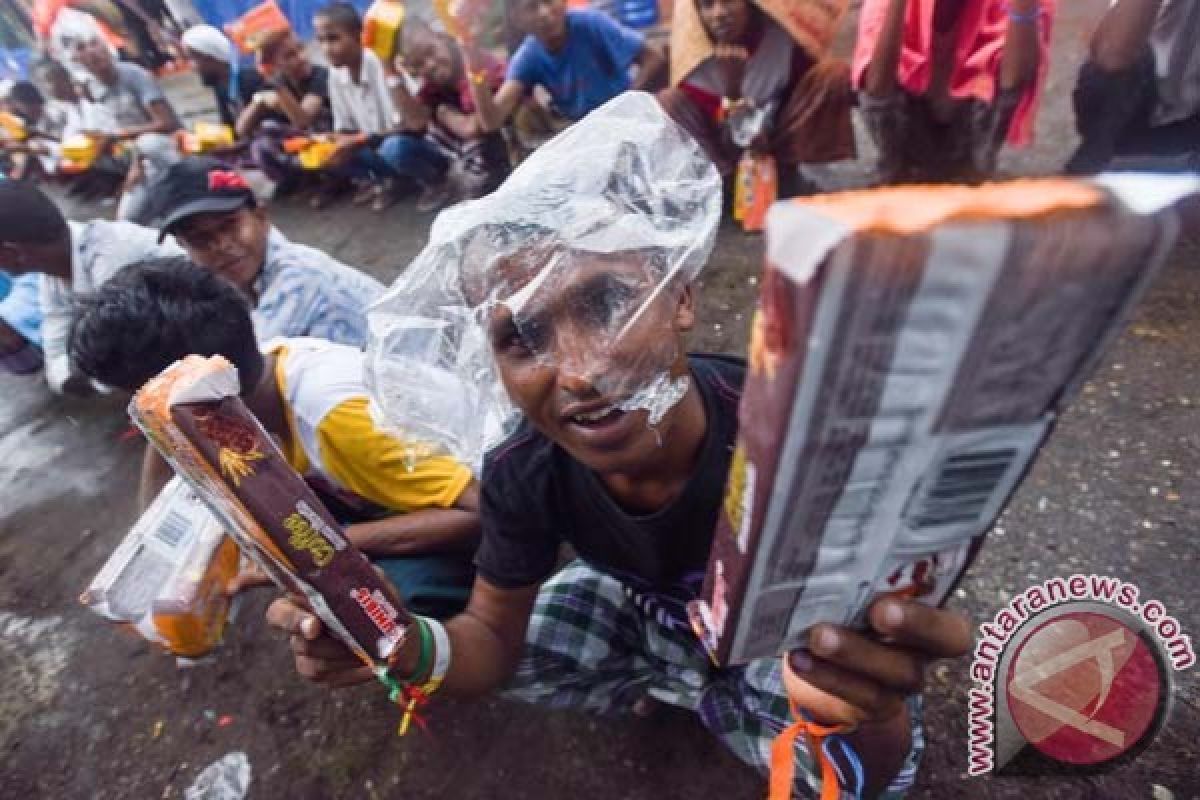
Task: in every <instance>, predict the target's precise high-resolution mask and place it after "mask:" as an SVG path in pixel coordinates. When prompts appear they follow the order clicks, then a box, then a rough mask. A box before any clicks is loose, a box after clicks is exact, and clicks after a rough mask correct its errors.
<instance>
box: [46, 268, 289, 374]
mask: <svg viewBox="0 0 1200 800" xmlns="http://www.w3.org/2000/svg"><path fill="white" fill-rule="evenodd" d="M69 342H70V344H69V352H70V356H71V362H72V364H74V365H75V367H76V368H77V369H78V370H79V371H80V372H82V373H83V374H85V375H87V376H88V377H90V378H94V379H96V380H98V381H100V382H101V383H104V384H107V385H109V386H115V387H117V388H120V389H125V390H127V391H130V392H132V391H136V390H137V389H139V388H141V386H142V385H143V384H144V383H145V382H146V381H148V380H150V379H151V378H153V377H154V376H156V375H158V373H160V372H162V371H163V370H164V369H166V368H167V367H169V366H170V365H171V364H173V363H175V362H176V361H178V360H179V359H181V358H184V357H185V356H189V355H201V356H212V355H221V356H224V357H225V358H227V359H229V361H230V363H232V364H233V365H234V366H235V367H236V368H237V371H238V378H239V380H240V381H241V386H242V392H243V393H248V392H250V391H252V390H253V389H254V388H255V387H256V386H258V382H259V381H260V380H261V379H262V375H263V369H264V368H265V361H264V359H263V355H262V353H261V352H260V351H259V349H258V341H257V339H256V338H255V336H254V323H253V321H252V319H251V317H250V303H249V301H248V300H247V299H246V297H245V295H243V294H242V293H241V292H240V291H238V289H237V287H235V286H234V285H233V284H232V283H229V282H228V281H226V280H225V279H224V278H220V277H218V276H217V275H215V274H213V273H211V272H209V271H208V270H205V269H201V268H200V267H198V266H196V265H195V264H193V263H192V262H190V261H188V260H187V259H186V258H183V257H182V256H173V257H169V258H153V259H148V260H146V261H141V262H138V263H136V264H133V265H130V266H128V267H126V268H125V269H123V270H121V272H119V273H117V274H116V275H115V276H114V277H113V278H112V279H111V280H109V281H108V282H107V283H105V284H104V285H103V286H101V287H100V288H99V289H98V290H97V291H95V292H93V293H92V294H90V295H86V296H85V297H83V298H82V299H81V300H80V301H79V302H78V304H77V312H76V315H75V319H74V322H73V324H72V326H71V334H70V338H69Z"/></svg>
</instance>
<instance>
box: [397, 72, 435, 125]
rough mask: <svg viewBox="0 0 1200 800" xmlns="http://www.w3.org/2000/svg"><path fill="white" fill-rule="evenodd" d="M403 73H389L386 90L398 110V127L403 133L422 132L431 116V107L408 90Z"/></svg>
mask: <svg viewBox="0 0 1200 800" xmlns="http://www.w3.org/2000/svg"><path fill="white" fill-rule="evenodd" d="M407 83H408V82H407V81H406V80H405V79H404V75H403V74H397V75H389V76H388V79H387V85H388V92H389V93H390V94H391V96H392V102H393V103H394V104H395V105H396V108H397V109H399V110H400V129H401V131H402V132H404V133H424V132H425V129H426V128H427V127H429V121H430V119H431V117H432V113H431V109H430V108H429V106H427V105H425V103H423V102H422V101H421V99H420V98H419V97H416V96H414V95H413V93H412V92H410V91H409V90H408V86H407Z"/></svg>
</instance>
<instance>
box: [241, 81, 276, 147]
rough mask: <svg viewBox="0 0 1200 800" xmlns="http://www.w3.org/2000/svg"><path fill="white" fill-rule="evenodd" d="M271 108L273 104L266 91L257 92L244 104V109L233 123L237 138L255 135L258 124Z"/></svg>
mask: <svg viewBox="0 0 1200 800" xmlns="http://www.w3.org/2000/svg"><path fill="white" fill-rule="evenodd" d="M270 110H271V104H270V103H269V102H268V101H267V99H266V97H265V92H256V93H255V95H254V97H253V98H252V99H251V100H250V102H249V103H246V105H244V106H242V110H241V112H240V113H239V114H238V118H237V120H236V121H235V122H234V124H233V130H234V133H236V134H237V138H239V139H248V138H249V137H251V136H253V135H254V132H255V131H256V130H258V124H259V123H260V122H262V119H263V117H265V116H266V115H267V114H268V113H269V112H270Z"/></svg>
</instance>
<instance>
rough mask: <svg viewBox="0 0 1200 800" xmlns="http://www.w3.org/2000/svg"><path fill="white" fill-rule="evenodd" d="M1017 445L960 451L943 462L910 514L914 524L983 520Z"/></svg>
mask: <svg viewBox="0 0 1200 800" xmlns="http://www.w3.org/2000/svg"><path fill="white" fill-rule="evenodd" d="M1018 452H1019V451H1018V450H1017V449H1016V448H1012V447H1009V448H1003V449H996V450H980V451H976V452H970V453H957V454H955V455H952V456H950V457H949V458H947V459H946V460H945V461H943V462H942V464H941V466H940V467H939V468H938V470H937V473H936V475H935V477H934V480H933V482H932V484H931V486H930V489H929V491H928V492H926V493H925V496H924V497H923V498H922V499H921V502H920V504H919V505H918V506H917V508H916V511H915V512H914V513H913V514H912V515H911V516H910V517H909V524H911V525H912V527H914V528H918V529H920V528H936V527H940V526H942V525H959V524H963V523H971V522H977V521H982V517H983V515H984V512H985V511H987V510H988V506H989V501H990V500H991V499H992V497H993V495H995V494H996V491H997V489H1000V488H1007V486H1006V483H1007V482H1006V481H1005V480H1004V478H1005V476H1007V475H1008V473H1009V470H1010V469H1012V466H1013V462H1014V461H1016V458H1017V455H1018Z"/></svg>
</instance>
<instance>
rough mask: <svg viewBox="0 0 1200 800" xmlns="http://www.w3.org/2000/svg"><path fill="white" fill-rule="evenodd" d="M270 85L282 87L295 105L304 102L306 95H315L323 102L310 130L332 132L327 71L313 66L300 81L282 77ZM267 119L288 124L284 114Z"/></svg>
mask: <svg viewBox="0 0 1200 800" xmlns="http://www.w3.org/2000/svg"><path fill="white" fill-rule="evenodd" d="M272 83H273V84H274V85H275V86H276V87H278V86H284V87H286V88H287V89H288V91H290V92H291V93H292V95H293V96H294V97H295V98H296V102H297V103H301V102H303V101H304V98H305V97H307V96H308V95H310V94H312V95H316V96H317V97H319V98H321V99H322V100H324V101H325V102H324V103H323V104H322V105H321V112H320V113H319V114H317V118H316V119H315V120H313V124H312V125H311V126H310V130H313V131H318V132H325V131H331V130H333V106H332V104H331V103H330V101H329V70H328V69H326V68H325V67H322V66H317V65H314V66H313V68H312V69H311V70H309V73H308V77H307V78H305V79H304V80H302V81H299V82H295V83H293V82H292V81H289V80H287V79H285V78H283V77H282V76H280V77H279V78H276V79H275V80H274V81H272ZM267 119H276V120H278V121H279V122H282V123H283V124H285V125H286V124H289V123H288V118H287V115H286V114H282V113H280V114H275V115H273V116H271V117H267Z"/></svg>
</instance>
